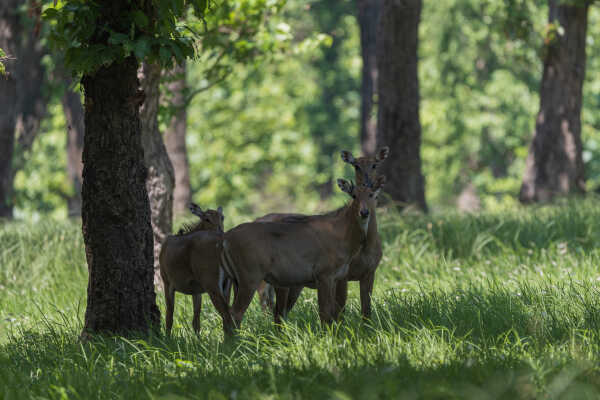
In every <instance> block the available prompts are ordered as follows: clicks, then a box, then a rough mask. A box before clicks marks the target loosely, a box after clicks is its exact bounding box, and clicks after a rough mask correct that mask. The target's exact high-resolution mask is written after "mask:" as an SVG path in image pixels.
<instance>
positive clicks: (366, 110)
mask: <svg viewBox="0 0 600 400" xmlns="http://www.w3.org/2000/svg"><path fill="white" fill-rule="evenodd" d="M356 5H357V8H358V14H357V17H358V25H359V28H360V48H361V54H362V61H363V65H362V83H361V89H360V92H361V105H360V143H361V146H362V151H363V154H364V155H373V154H374V153H375V145H376V133H377V118H376V114H375V113H374V110H373V106H374V105H375V98H376V88H377V42H376V38H377V26H378V23H379V11H380V9H381V0H357V1H356Z"/></svg>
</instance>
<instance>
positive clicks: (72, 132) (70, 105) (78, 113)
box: [62, 81, 85, 217]
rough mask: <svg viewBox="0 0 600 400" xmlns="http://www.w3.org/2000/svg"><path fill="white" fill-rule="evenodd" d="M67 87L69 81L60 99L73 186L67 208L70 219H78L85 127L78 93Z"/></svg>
mask: <svg viewBox="0 0 600 400" xmlns="http://www.w3.org/2000/svg"><path fill="white" fill-rule="evenodd" d="M69 86H70V81H67V85H66V89H65V92H64V93H63V97H62V105H63V111H64V113H65V119H66V121H67V174H68V176H69V180H70V181H71V184H72V186H73V195H72V196H71V197H69V198H68V199H67V207H68V210H69V216H70V217H78V216H80V215H81V182H82V179H81V174H82V171H83V164H82V162H81V154H82V152H83V134H84V129H85V127H84V124H83V106H82V105H81V96H80V94H79V93H78V92H74V91H72V90H70V89H69Z"/></svg>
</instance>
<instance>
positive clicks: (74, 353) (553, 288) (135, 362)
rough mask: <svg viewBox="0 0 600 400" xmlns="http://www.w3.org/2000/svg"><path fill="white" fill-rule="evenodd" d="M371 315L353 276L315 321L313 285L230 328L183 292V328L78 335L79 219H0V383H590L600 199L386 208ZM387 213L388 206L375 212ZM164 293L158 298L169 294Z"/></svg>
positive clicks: (460, 386)
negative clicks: (197, 321) (476, 207)
mask: <svg viewBox="0 0 600 400" xmlns="http://www.w3.org/2000/svg"><path fill="white" fill-rule="evenodd" d="M380 215H381V217H380V218H379V219H380V220H381V222H380V232H381V234H382V237H383V239H384V259H383V261H382V264H381V266H380V270H379V271H378V275H377V279H376V286H375V301H374V303H375V304H374V315H373V318H372V319H371V320H370V321H363V320H362V318H361V317H360V313H359V309H360V305H359V302H358V296H357V293H358V290H357V285H356V284H351V291H350V296H349V298H350V301H349V305H348V309H347V310H346V312H345V315H344V320H343V321H342V322H341V323H339V324H335V325H334V326H332V327H330V328H326V329H323V328H321V327H320V324H319V322H318V318H317V310H316V296H315V293H314V291H312V290H309V289H307V290H305V291H304V293H303V295H302V297H301V298H300V300H299V302H298V304H297V306H296V308H294V310H293V311H292V313H291V314H290V317H289V319H288V321H287V322H286V323H285V324H284V325H283V326H281V327H275V326H273V324H272V323H271V316H270V315H267V314H264V313H263V312H262V311H261V309H260V307H259V306H258V305H257V304H256V303H254V304H253V305H252V306H251V308H250V310H249V312H248V313H247V315H246V318H245V320H244V326H243V328H242V330H241V331H240V332H239V336H238V338H237V339H235V340H230V341H224V340H223V335H222V329H221V322H220V318H219V317H218V314H217V313H216V312H215V311H214V309H213V308H212V305H210V302H209V301H208V299H207V298H205V300H204V308H203V313H202V331H201V334H200V335H199V336H196V335H195V334H194V333H193V331H192V329H191V326H190V325H191V315H192V311H191V310H192V306H191V301H190V299H188V298H186V297H188V296H183V295H178V297H177V300H176V307H175V317H176V320H175V327H174V336H173V337H172V338H170V339H167V338H164V337H158V336H156V337H150V338H144V339H125V338H121V337H113V338H110V337H97V338H94V339H93V340H92V341H90V342H86V343H82V342H80V341H79V339H78V335H79V332H80V330H81V327H82V320H83V314H84V311H85V301H86V284H87V267H86V263H85V254H84V251H83V244H82V238H81V230H80V227H79V226H78V224H77V223H73V222H64V223H56V222H46V223H42V224H36V225H31V224H26V223H11V224H5V225H3V226H1V227H0V266H1V268H0V398H6V399H12V398H15V399H22V398H36V399H37V398H52V399H66V398H74V399H78V398H81V399H94V398H98V399H104V398H143V399H155V398H156V399H159V398H160V399H162V398H164V399H179V398H207V399H224V398H233V399H246V398H248V399H254V398H336V399H354V398H360V399H362V398H401V399H404V398H406V399H417V398H427V399H499V398H507V399H529V398H573V399H585V398H589V399H592V398H593V399H595V398H598V397H599V396H600V371H599V368H598V365H599V362H600V293H599V291H600V287H599V285H600V270H599V269H598V266H599V265H600V263H599V261H600V252H599V250H598V248H597V243H598V239H599V238H600V227H599V226H598V221H600V203H598V202H597V200H594V199H589V200H585V201H569V202H565V203H564V204H559V205H558V206H552V207H538V208H526V209H522V210H515V211H513V212H499V213H485V214H481V215H460V214H441V215H433V216H413V215H397V214H394V213H392V212H387V213H386V212H384V211H382V212H380ZM378 216H379V215H378ZM158 297H159V304H160V306H161V307H163V298H162V295H159V296H158Z"/></svg>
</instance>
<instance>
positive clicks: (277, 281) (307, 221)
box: [222, 179, 384, 327]
mask: <svg viewBox="0 0 600 400" xmlns="http://www.w3.org/2000/svg"><path fill="white" fill-rule="evenodd" d="M383 181H384V180H383V179H380V180H379V181H378V182H377V183H376V184H375V185H372V187H369V186H368V185H358V186H354V185H353V184H351V183H349V182H347V181H345V180H343V179H338V186H339V187H340V188H341V189H342V191H344V192H346V193H348V194H349V195H350V196H351V197H352V201H351V202H350V203H349V204H347V205H346V206H345V207H342V208H341V209H339V210H336V211H333V212H331V213H328V214H324V215H314V216H290V217H287V218H284V219H283V220H281V221H278V222H250V223H246V224H242V225H239V226H237V227H235V228H233V229H231V230H230V231H228V232H227V233H226V234H225V240H224V241H223V256H222V266H223V268H224V269H225V270H226V271H227V274H228V275H229V276H230V277H231V278H232V279H233V281H234V283H235V284H236V285H237V286H238V290H237V293H236V296H235V300H234V302H233V307H232V317H233V318H234V321H235V322H236V323H237V325H238V327H239V325H240V323H241V321H242V318H243V316H244V313H245V312H246V309H247V308H248V305H249V304H250V301H251V300H252V297H253V296H254V292H255V291H256V289H257V288H258V287H259V285H260V284H261V282H262V281H263V280H264V281H267V282H268V283H269V284H271V285H273V286H275V287H292V286H304V285H309V284H311V283H314V284H315V286H316V288H317V291H318V292H317V293H318V302H319V316H320V318H321V322H322V323H330V322H331V321H332V320H333V319H334V317H335V315H334V314H335V308H336V307H335V287H336V284H337V282H338V281H339V280H341V279H344V278H345V277H346V274H347V273H348V266H349V265H350V263H351V262H352V259H353V258H354V257H355V256H356V254H357V253H358V252H359V251H360V249H361V248H362V246H363V245H364V243H365V240H366V236H367V232H368V229H369V221H370V214H371V212H372V210H374V207H375V198H376V196H377V193H378V192H379V189H380V188H381V186H382V185H383Z"/></svg>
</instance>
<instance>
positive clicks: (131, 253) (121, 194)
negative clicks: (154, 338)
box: [82, 57, 160, 335]
mask: <svg viewBox="0 0 600 400" xmlns="http://www.w3.org/2000/svg"><path fill="white" fill-rule="evenodd" d="M137 66H138V64H137V61H136V60H135V59H134V58H133V57H129V58H127V59H126V60H124V61H121V62H115V63H113V64H111V65H110V66H108V67H101V68H100V69H99V70H98V71H97V72H96V73H95V74H93V75H84V77H83V79H82V84H83V88H84V92H85V107H84V109H85V135H84V147H83V187H82V220H83V238H84V242H85V252H86V257H87V262H88V270H89V283H88V302H87V309H86V313H85V327H84V335H86V334H90V333H99V332H104V333H113V334H130V333H133V332H147V331H148V330H149V329H150V328H151V327H158V323H159V321H160V312H159V310H158V307H157V306H156V295H155V292H154V282H153V263H152V244H153V240H152V227H151V225H150V205H149V202H148V193H147V192H146V176H147V170H146V167H145V165H144V151H143V148H142V142H141V124H140V115H139V106H140V105H141V103H142V101H143V94H142V93H141V92H140V91H138V88H139V82H138V79H137Z"/></svg>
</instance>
